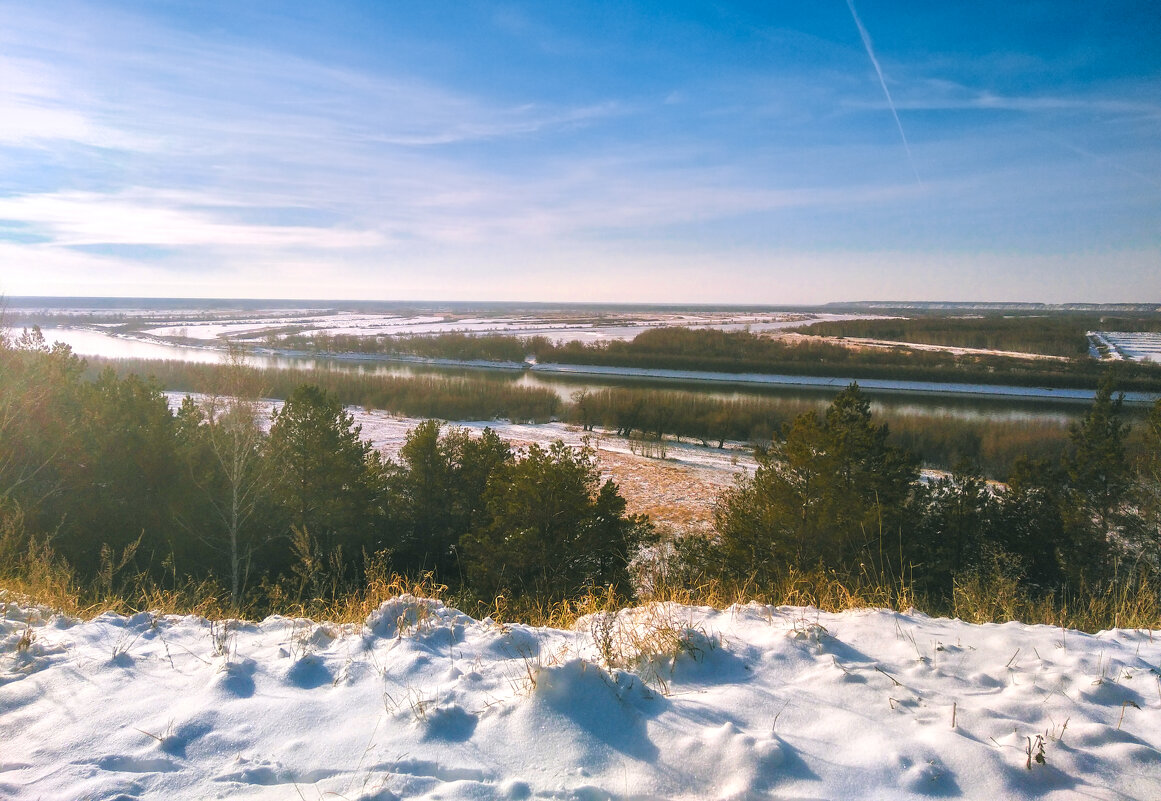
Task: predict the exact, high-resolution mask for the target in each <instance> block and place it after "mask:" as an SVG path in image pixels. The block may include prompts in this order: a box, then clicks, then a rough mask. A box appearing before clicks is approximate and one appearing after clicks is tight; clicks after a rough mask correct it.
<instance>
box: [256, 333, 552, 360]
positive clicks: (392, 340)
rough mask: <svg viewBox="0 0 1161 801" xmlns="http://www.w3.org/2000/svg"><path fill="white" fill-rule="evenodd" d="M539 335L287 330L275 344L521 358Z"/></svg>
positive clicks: (309, 348)
mask: <svg viewBox="0 0 1161 801" xmlns="http://www.w3.org/2000/svg"><path fill="white" fill-rule="evenodd" d="M538 341H539V338H536V337H533V338H531V339H527V340H526V339H521V338H520V337H514V336H503V335H496V334H491V335H487V336H473V335H472V334H464V333H458V332H451V333H446V334H438V335H435V336H424V335H422V334H409V335H379V336H358V335H355V334H327V333H314V334H290V335H288V336H284V337H279V338H278V340H277V341H276V343H272V344H276V345H277V347H280V348H289V349H293V350H305V351H309V352H311V353H321V354H331V353H334V354H338V353H377V354H383V355H386V356H418V357H420V358H424V359H455V360H456V361H490V362H523V361H524V359H525V357H527V356H528V354H529V353H532V352H533V349H534V348H535V347H536V346H537V342H538Z"/></svg>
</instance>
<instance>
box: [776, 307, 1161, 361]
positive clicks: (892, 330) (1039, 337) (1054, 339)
mask: <svg viewBox="0 0 1161 801" xmlns="http://www.w3.org/2000/svg"><path fill="white" fill-rule="evenodd" d="M791 330H793V331H796V332H798V333H802V334H813V335H816V336H824V337H861V338H866V339H886V340H891V341H894V342H915V343H918V344H921V345H945V346H949V347H955V348H980V349H987V350H1007V351H1018V352H1022V353H1039V354H1044V355H1048V356H1064V357H1068V358H1083V357H1086V356H1088V337H1086V336H1085V334H1086V333H1087V332H1089V331H1102V330H1103V331H1161V320H1158V319H1156V318H1151V317H1149V318H1146V317H1109V316H1097V315H1072V314H1070V315H1047V316H1046V315H1036V316H1023V317H1013V316H1009V315H1000V314H989V315H986V316H973V317H949V316H924V317H911V318H905V319H904V318H896V319H888V320H882V319H871V320H826V321H823V322H817V323H810V324H807V325H803V326H799V327H798V328H794V329H791Z"/></svg>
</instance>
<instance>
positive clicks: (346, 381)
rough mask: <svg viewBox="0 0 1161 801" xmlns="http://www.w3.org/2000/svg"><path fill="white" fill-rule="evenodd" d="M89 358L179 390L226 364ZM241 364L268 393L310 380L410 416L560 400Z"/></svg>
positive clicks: (534, 409) (510, 413)
mask: <svg viewBox="0 0 1161 801" xmlns="http://www.w3.org/2000/svg"><path fill="white" fill-rule="evenodd" d="M88 363H89V366H88V371H89V375H90V376H92V375H95V374H97V373H99V372H100V371H101V370H103V369H104V368H106V367H109V368H112V369H113V370H114V372H116V373H117V374H118V375H129V374H135V375H143V376H152V377H153V378H154V379H155V380H156V381H157V383H158V384H159V385H160V386H162V387H164V388H165V389H169V390H176V391H179V392H212V391H214V388H215V387H217V386H219V385H220V383H221V376H222V375H223V373H224V372H225V371H227V370H228V369H230V368H229V367H228V366H225V365H220V364H197V363H193V362H183V361H174V360H169V361H148V360H141V359H100V358H90V359H89V360H88ZM244 369H245V370H246V371H247V372H248V373H250V374H252V381H253V382H254V384H255V385H257V386H260V387H262V391H263V393H264V394H266V396H267V397H272V398H288V397H290V393H291V392H293V391H294V390H295V389H296V388H297V387H299V386H301V385H303V384H313V385H315V386H319V387H322V388H323V389H325V390H326V391H327V392H329V393H331V394H333V395H334V396H335V397H337V398H338V399H339V400H341V401H342V402H343V403H344V404H348V405H355V406H363V407H365V408H367V409H383V410H386V411H390V412H394V413H396V414H403V415H407V416H408V417H438V418H440V419H443V420H512V421H514V422H530V423H544V422H547V421H549V420H551V419H553V418H554V417H555V416H556V415H557V414H558V413H559V411H560V405H561V404H560V398H559V397H558V396H557V395H556V393H555V392H552V391H551V390H547V389H539V388H536V387H524V386H518V385H516V384H512V383H506V382H503V381H490V380H486V379H477V378H447V377H442V376H416V377H400V376H384V375H374V374H370V373H356V372H352V371H344V370H325V369H311V370H294V369H288V370H282V369H273V368H270V369H261V370H260V369H257V368H244Z"/></svg>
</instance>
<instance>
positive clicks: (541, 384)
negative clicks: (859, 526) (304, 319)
mask: <svg viewBox="0 0 1161 801" xmlns="http://www.w3.org/2000/svg"><path fill="white" fill-rule="evenodd" d="M43 333H44V336H45V338H46V339H47V340H48V341H49V342H64V343H65V344H67V345H69V346H70V347H71V348H72V349H73V351H74V352H75V353H77V354H78V355H80V356H100V357H105V358H111V359H159V360H160V359H175V360H180V361H190V362H202V363H217V362H221V361H223V360H224V358H225V354H224V352H223V351H222V350H221V349H219V348H213V347H191V346H184V345H175V344H170V343H164V342H158V341H147V340H142V339H135V338H129V337H121V336H113V335H110V334H106V333H103V332H101V331H97V330H92V329H79V328H45V329H43ZM247 362H248V363H249V364H251V365H253V366H255V367H259V368H275V369H287V368H302V369H309V368H328V369H336V370H351V371H356V372H361V373H369V374H374V375H394V376H418V375H441V376H456V377H471V378H483V379H485V380H490V381H502V382H512V383H515V384H518V385H522V386H529V387H538V388H546V389H550V390H551V391H553V392H555V393H557V395H559V396H560V397H561V398H562V399H565V400H568V399H570V398H571V397H572V396H573V395H574V394H575V393H578V392H582V391H588V392H593V391H597V390H601V389H607V388H610V387H634V388H648V389H666V390H673V391H682V392H695V393H697V394H699V395H703V396H710V397H715V398H724V399H746V398H783V399H792V400H799V401H805V402H811V403H817V404H818V405H819V406H822V405H824V404H826V403H828V402H829V400H830V398H831V397H833V396H834V394H835V393H836V392H837V391H838V389H840V388H841V386H842V385H843V383H844V382H842V381H841V380H836V379H810V378H801V377H793V378H791V377H785V378H786V379H787V381H789V382H791V383H777V382H775V383H770V382H768V381H766V379H768V378H770V377H758V376H744V375H743V376H729V377H724V376H722V375H720V374H719V375H712V374H699V373H681V372H678V371H664V370H658V371H642V372H645V373H648V375H629V374H626V373H625V371H621V370H618V369H616V368H600V367H598V368H587V367H586V368H567V369H559V366H547V365H540V366H538V368H537V369H533V370H526V369H519V368H515V367H513V368H510V369H504V368H496V367H468V366H462V365H444V364H431V363H420V362H404V361H385V360H382V359H376V358H339V359H324V358H316V357H313V356H295V355H275V354H252V355H248V356H247ZM775 378H778V377H775ZM812 382H813V383H812ZM859 384H860V386H861V387H863V389H864V391H866V393H867V395H868V396H869V397H870V398H871V399H872V408H873V409H874V410H875V411H884V412H889V413H892V414H897V415H908V416H938V417H954V418H959V419H965V420H995V421H1022V420H1024V421H1044V422H1048V421H1052V422H1055V423H1058V424H1059V423H1065V422H1071V421H1073V420H1077V419H1079V418H1080V417H1081V416H1082V415H1083V414H1084V411H1085V408H1086V403H1085V402H1084V401H1083V400H1078V399H1077V398H1075V397H1068V396H1066V395H1060V394H1059V393H1058V394H1057V396H1056V397H1052V396H1047V397H1044V396H1041V397H1037V396H1034V395H1033V396H1029V395H1025V394H1013V395H1004V394H993V393H992V392H991V391H989V389H988V388H981V387H978V386H969V385H958V386H959V387H962V388H964V389H962V390H959V391H957V390H956V386H957V385H929V386H927V387H918V385H916V384H915V382H903V381H894V382H892V381H875V380H864V381H860V382H859ZM933 387H934V388H933ZM981 389H982V390H983V393H982V394H981V392H973V391H972V390H981ZM1131 414H1132V416H1137V414H1139V412H1131Z"/></svg>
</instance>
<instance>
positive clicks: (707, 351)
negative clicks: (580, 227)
mask: <svg viewBox="0 0 1161 801" xmlns="http://www.w3.org/2000/svg"><path fill="white" fill-rule="evenodd" d="M999 319H1001V320H1002V319H1003V318H999ZM1044 319H1045V320H1047V321H1048V322H1045V323H1044V325H1045V327H1046V330H1047V332H1048V333H1046V334H1044V335H1043V336H1042V335H1041V334H1038V333H1037V329H1035V327H1034V326H1032V325H1031V323H1029V322H1028V321H1016V322H1017V323H1019V325H1016V324H1013V325H1012V327H1011V330H1007V329H1004V328H1003V324H1001V335H1002V336H1010V337H1011V338H1012V339H1013V341H1014V340H1016V339H1018V338H1019V336H1020V335H1021V334H1020V333H1019V330H1021V329H1020V326H1030V327H1029V329H1028V330H1027V331H1026V332H1025V333H1027V334H1028V336H1029V337H1030V341H1031V342H1034V343H1035V342H1041V343H1042V342H1045V341H1047V340H1048V339H1051V338H1052V337H1054V336H1057V333H1059V332H1061V331H1064V332H1065V333H1061V334H1060V336H1062V337H1064V339H1068V337H1071V336H1072V335H1073V334H1075V333H1076V332H1077V331H1079V335H1080V337H1081V342H1082V345H1084V349H1083V350H1082V351H1080V352H1077V353H1068V354H1067V355H1070V356H1076V357H1077V358H1075V359H1072V360H1071V361H1068V362H1054V361H1047V360H1043V359H1033V358H1020V357H1014V356H1002V355H992V354H955V353H949V352H947V351H926V350H914V349H907V348H902V347H901V348H898V349H873V348H868V349H863V350H857V349H853V348H848V347H845V346H843V345H840V344H835V343H831V342H825V341H806V342H803V341H789V340H780V339H774V338H771V337H767V336H762V335H760V334H755V333H752V332H749V331H722V330H719V329H713V328H705V329H690V328H683V327H677V326H673V327H664V328H653V329H649V330H647V331H643V332H642V333H640V334H638V335H637V336H636V337H634V338H633V339H632V340H629V341H621V340H611V341H605V342H593V343H585V342H580V341H571V342H565V343H556V342H553V341H552V340H550V339H548V338H546V337H529V338H524V339H521V338H518V337H512V336H495V335H480V336H474V335H471V334H464V333H452V334H439V335H436V336H418V335H414V336H402V337H385V336H381V337H357V336H349V335H327V334H314V335H311V336H309V337H305V338H301V339H296V338H295V337H286V338H282V339H280V340H279V341H278V344H279V346H282V347H296V348H300V349H305V350H309V351H311V352H316V353H347V352H350V353H377V354H382V355H385V356H409V357H420V358H431V359H454V360H457V361H505V362H522V361H524V360H525V359H526V358H527V357H532V358H534V359H536V360H537V361H540V362H549V363H556V364H580V365H600V366H608V367H631V368H644V369H669V370H697V371H708V372H719V373H721V372H725V373H766V374H781V375H809V376H824V377H835V378H852V379H856V380H857V379H869V378H886V379H898V380H910V381H929V382H956V383H979V384H1006V385H1013V386H1042V387H1054V388H1078V389H1095V388H1096V386H1097V385H1098V384H1099V383H1100V381H1101V378H1102V377H1103V375H1104V373H1105V372H1106V371H1107V369H1108V367H1107V365H1103V364H1101V363H1100V362H1098V361H1096V360H1095V359H1089V358H1079V357H1080V356H1081V355H1083V354H1084V353H1087V344H1084V331H1085V330H1086V329H1085V328H1084V327H1083V326H1080V327H1079V328H1069V326H1075V325H1076V323H1075V322H1071V323H1070V322H1068V320H1069V319H1070V318H1062V319H1059V320H1058V319H1056V318H1044ZM1095 319H1096V318H1094V320H1095ZM851 322H853V323H854V322H868V321H851ZM869 322H883V323H894V322H895V321H869ZM902 322H903V323H907V322H911V321H902ZM916 322H923V321H922V320H921V321H916ZM965 322H968V323H972V324H973V325H976V324H977V323H978V321H965ZM1124 322H1125V323H1126V324H1129V323H1130V322H1132V321H1124ZM1146 323H1147V321H1137V324H1138V325H1140V326H1143V325H1145V324H1146ZM924 324H925V325H931V326H932V327H933V328H935V329H938V328H939V326H941V325H942V326H944V327H945V328H949V330H950V329H952V328H954V325H953V321H945V322H942V323H940V322H934V321H933V322H930V323H924ZM836 325H838V324H837V323H836ZM844 325H845V323H844ZM980 327H981V328H984V329H986V326H982V325H981V326H980ZM1054 332H1055V333H1054ZM1069 332H1071V333H1069ZM847 335H849V336H854V335H855V334H853V333H852V334H847ZM935 336H936V335H934V334H933V337H935ZM965 336H967V334H966V333H965ZM1037 337H1039V339H1038V338H1037ZM883 338H889V337H883ZM916 341H920V342H922V341H924V340H916ZM1061 341H1064V340H1061ZM940 344H952V343H950V342H947V343H940ZM1007 344H1008V345H1012V346H1011V347H1005V348H1003V349H1006V350H1021V349H1022V348H1017V347H1015V346H1014V345H1013V343H1007ZM1074 344H1075V343H1074ZM973 347H974V346H973ZM989 347H990V346H989ZM1068 347H1071V346H1068ZM1118 370H1119V372H1118V379H1117V380H1118V386H1120V387H1121V388H1122V389H1123V390H1141V391H1158V390H1161V365H1156V364H1151V363H1145V362H1125V363H1122V364H1120V365H1118Z"/></svg>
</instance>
